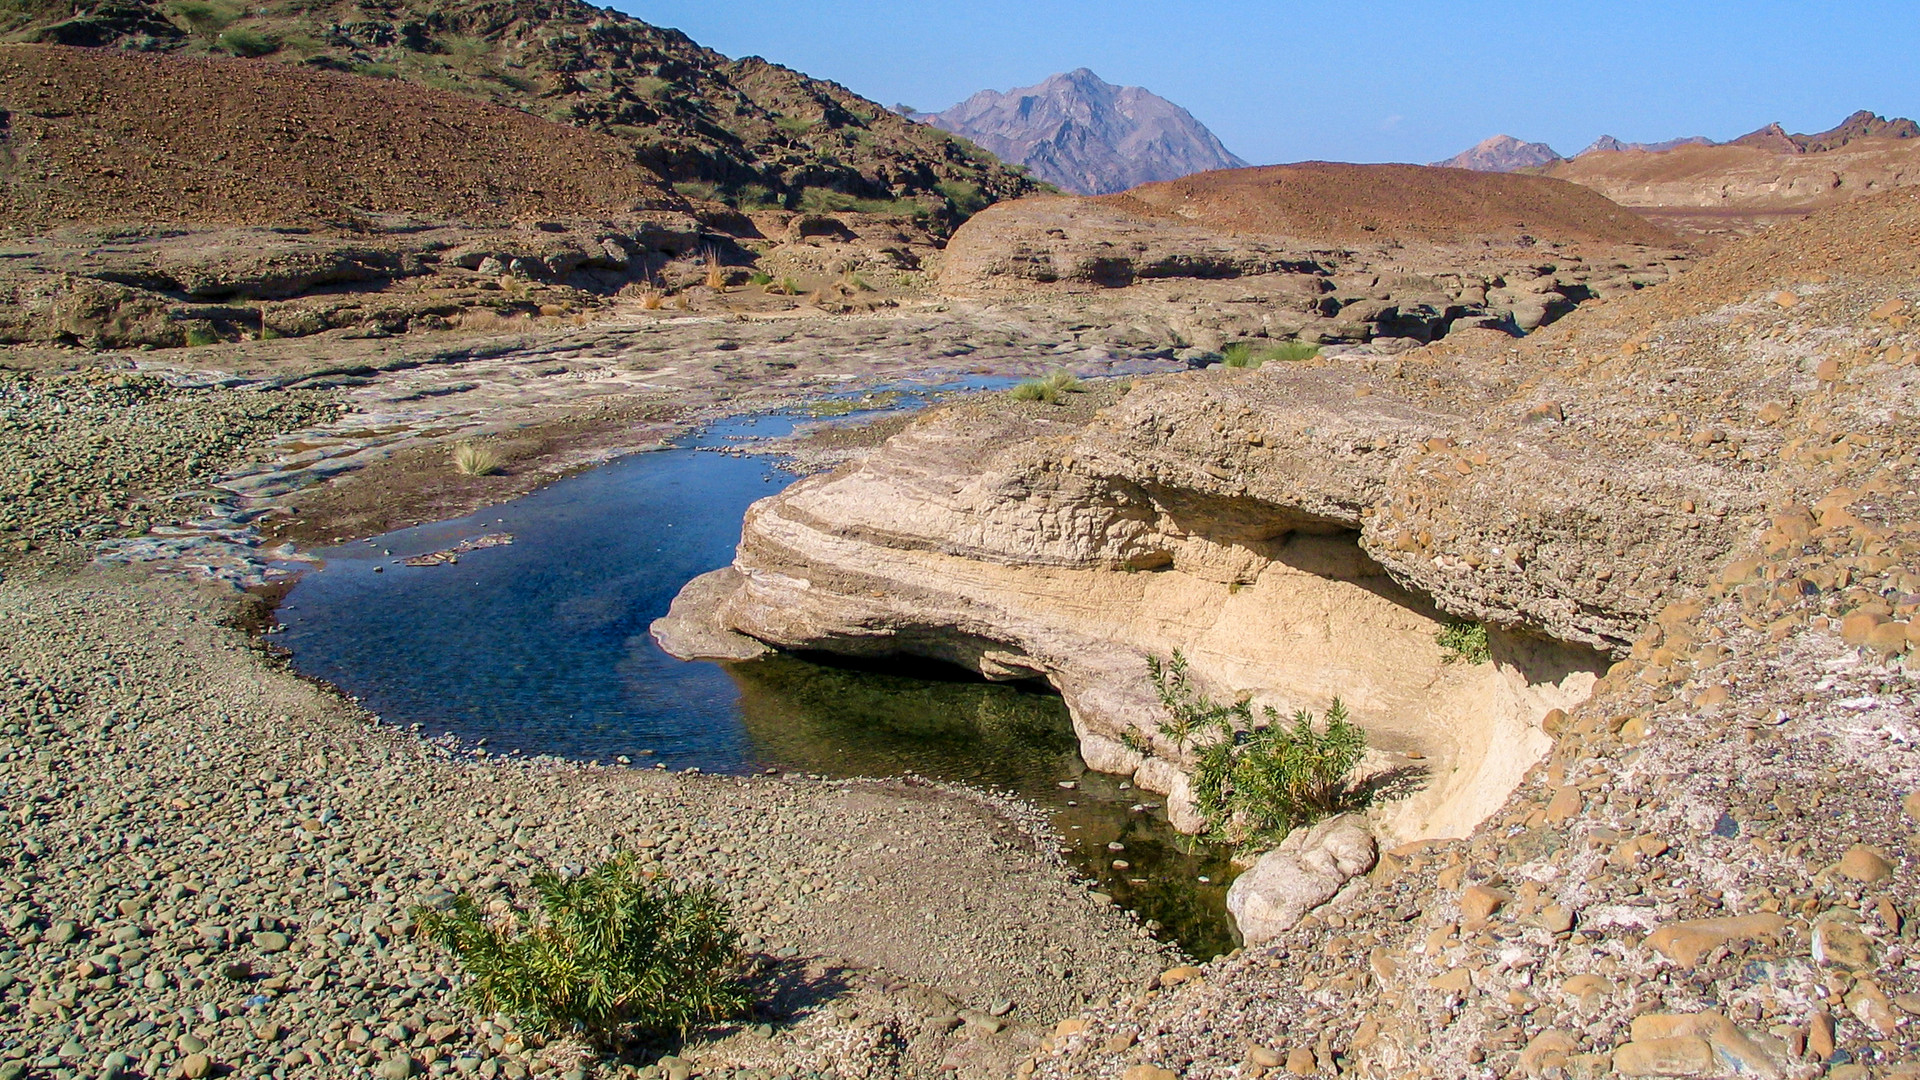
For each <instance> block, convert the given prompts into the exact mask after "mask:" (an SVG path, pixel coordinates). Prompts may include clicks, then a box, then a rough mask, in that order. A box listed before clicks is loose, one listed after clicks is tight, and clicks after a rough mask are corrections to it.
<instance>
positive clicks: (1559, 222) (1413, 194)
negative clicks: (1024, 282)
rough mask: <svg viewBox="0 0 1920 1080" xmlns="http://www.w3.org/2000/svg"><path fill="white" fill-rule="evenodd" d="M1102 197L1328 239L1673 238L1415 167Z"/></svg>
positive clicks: (1530, 192)
mask: <svg viewBox="0 0 1920 1080" xmlns="http://www.w3.org/2000/svg"><path fill="white" fill-rule="evenodd" d="M1105 201H1106V202H1109V203H1110V204H1112V205H1114V206H1120V207H1125V208H1128V209H1132V210H1136V211H1140V210H1146V211H1149V212H1154V213H1158V214H1160V215H1163V216H1167V217H1172V218H1178V219H1181V220H1184V221H1188V222H1192V223H1195V224H1203V225H1208V226H1212V227H1214V228H1219V229H1226V230H1231V231H1234V232H1253V233H1264V234H1268V235H1278V236H1300V237H1313V238H1316V239H1320V240H1327V241H1358V240H1415V239H1418V240H1430V241H1437V242H1446V243H1457V242H1463V241H1467V240H1481V239H1487V238H1492V237H1498V238H1500V239H1502V240H1504V241H1505V242H1508V243H1518V242H1522V240H1521V238H1522V237H1527V236H1532V237H1534V238H1535V239H1538V240H1553V241H1560V242H1590V243H1618V244H1654V245H1658V244H1663V243H1667V242H1669V241H1670V239H1671V238H1670V237H1668V236H1666V235H1665V234H1663V233H1662V232H1660V230H1659V229H1656V228H1649V227H1648V226H1647V224H1646V223H1645V222H1643V221H1641V220H1639V219H1638V218H1637V217H1636V216H1635V215H1633V214H1631V213H1626V212H1624V211H1622V210H1621V209H1620V208H1619V207H1618V206H1615V205H1613V204H1612V203H1610V202H1608V201H1607V200H1606V199H1604V198H1594V197H1593V195H1592V194H1591V193H1590V192H1587V191H1582V190H1580V188H1578V187H1576V186H1572V185H1568V184H1561V183H1542V182H1541V181H1540V179H1539V178H1537V177H1530V176H1506V175H1498V174H1488V175H1481V176H1462V175H1460V174H1459V173H1457V172H1442V171H1440V170H1438V169H1435V168H1431V167H1423V166H1419V165H1348V164H1343V163H1340V162H1326V161H1309V162H1304V163H1302V164H1298V165H1268V166H1262V167H1259V168H1253V169H1238V170H1234V171H1230V172H1220V173H1212V174H1209V175H1206V176H1194V177H1188V178H1186V179H1182V180H1174V181H1169V182H1166V183H1160V184H1152V185H1148V186H1146V187H1142V188H1139V189H1137V190H1134V191H1129V192H1127V193H1126V194H1124V195H1119V196H1112V197H1110V198H1108V199H1106V200H1105Z"/></svg>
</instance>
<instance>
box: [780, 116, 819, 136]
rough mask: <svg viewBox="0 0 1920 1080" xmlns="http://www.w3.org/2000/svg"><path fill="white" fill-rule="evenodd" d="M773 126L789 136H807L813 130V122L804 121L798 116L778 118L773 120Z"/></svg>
mask: <svg viewBox="0 0 1920 1080" xmlns="http://www.w3.org/2000/svg"><path fill="white" fill-rule="evenodd" d="M773 126H774V127H777V128H779V129H780V130H781V131H784V132H786V133H787V134H789V135H805V134H806V133H807V132H809V131H812V130H813V121H811V120H803V119H801V118H800V117H798V116H776V117H774V118H773Z"/></svg>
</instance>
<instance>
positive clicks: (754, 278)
mask: <svg viewBox="0 0 1920 1080" xmlns="http://www.w3.org/2000/svg"><path fill="white" fill-rule="evenodd" d="M747 284H749V285H771V284H773V275H772V274H769V273H767V272H766V271H764V270H755V271H754V272H753V273H751V274H748V275H747Z"/></svg>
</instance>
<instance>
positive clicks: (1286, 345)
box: [1220, 341, 1320, 368]
mask: <svg viewBox="0 0 1920 1080" xmlns="http://www.w3.org/2000/svg"><path fill="white" fill-rule="evenodd" d="M1318 355H1320V346H1318V345H1315V344H1312V343H1311V342H1306V341H1283V342H1281V343H1279V344H1277V345H1267V346H1263V347H1260V348H1255V347H1254V345H1253V343H1252V342H1250V341H1236V342H1233V343H1231V344H1229V345H1226V346H1224V347H1223V348H1221V350H1220V362H1221V363H1222V364H1224V365H1226V366H1227V367H1231V368H1257V367H1259V366H1260V365H1261V364H1264V363H1266V362H1267V361H1269V360H1278V361H1283V362H1287V361H1293V360H1311V359H1313V358H1314V357H1316V356H1318Z"/></svg>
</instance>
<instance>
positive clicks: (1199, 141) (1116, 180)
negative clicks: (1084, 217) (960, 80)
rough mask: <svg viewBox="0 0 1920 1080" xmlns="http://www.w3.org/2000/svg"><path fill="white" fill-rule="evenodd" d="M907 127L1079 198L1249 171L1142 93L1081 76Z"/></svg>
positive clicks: (1183, 115)
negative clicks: (942, 135) (937, 133)
mask: <svg viewBox="0 0 1920 1080" xmlns="http://www.w3.org/2000/svg"><path fill="white" fill-rule="evenodd" d="M913 118H914V119H916V120H919V121H922V122H924V123H926V124H929V125H932V126H933V127H937V128H941V129H943V130H945V131H950V132H952V133H954V134H956V135H960V136H963V137H965V138H967V139H969V140H971V141H972V142H974V143H976V144H978V145H979V146H980V147H981V148H982V149H984V150H987V151H988V152H990V153H992V154H994V155H996V156H997V157H999V158H1000V159H1001V160H1002V161H1008V162H1013V163H1016V164H1019V165H1023V166H1025V167H1026V168H1027V169H1029V170H1031V171H1032V173H1033V175H1034V176H1035V177H1036V178H1038V179H1041V180H1044V181H1046V182H1047V183H1050V184H1053V185H1054V186H1056V187H1059V188H1061V189H1063V190H1066V191H1071V192H1074V193H1076V194H1080V195H1104V194H1109V193H1112V192H1118V191H1125V190H1126V189H1128V188H1131V187H1136V186H1138V185H1140V184H1145V183H1151V182H1153V181H1157V180H1173V179H1177V178H1179V177H1182V176H1187V175H1189V174H1191V173H1197V172H1206V171H1209V170H1212V169H1237V168H1244V167H1245V166H1246V164H1247V163H1246V162H1245V161H1242V160H1241V159H1240V158H1238V157H1236V156H1234V154H1233V153H1232V152H1231V151H1229V150H1228V149H1227V148H1226V147H1225V146H1224V145H1222V144H1221V142H1220V140H1219V139H1218V138H1217V137H1215V136H1214V134H1213V132H1211V131H1208V130H1207V128H1206V126H1205V125H1204V124H1202V123H1200V121H1198V120H1195V119H1194V118H1193V114H1191V113H1189V112H1187V110H1185V109H1183V108H1181V107H1180V106H1178V105H1175V104H1174V103H1172V102H1170V101H1168V100H1166V99H1165V98H1162V97H1160V96H1158V95H1156V94H1154V93H1152V92H1150V91H1148V90H1145V89H1142V88H1141V87H1138V86H1115V85H1113V84H1111V83H1109V82H1107V81H1106V80H1104V79H1102V78H1100V76H1098V75H1095V74H1094V73H1093V72H1091V71H1089V70H1087V69H1086V68H1078V69H1076V70H1073V71H1069V72H1067V73H1065V74H1062V75H1053V76H1050V77H1049V78H1047V79H1046V80H1045V81H1043V82H1041V83H1040V84H1038V85H1036V86H1028V87H1023V88H1020V89H1016V90H1009V91H1007V92H1006V93H1000V92H997V91H994V90H982V91H980V92H979V93H977V94H975V95H973V96H972V97H970V98H968V99H967V100H965V101H963V102H961V103H960V104H958V105H955V106H953V107H952V108H950V109H946V110H943V111H941V112H937V113H916V114H913Z"/></svg>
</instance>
